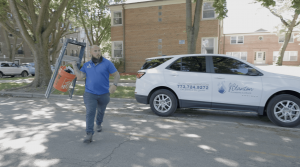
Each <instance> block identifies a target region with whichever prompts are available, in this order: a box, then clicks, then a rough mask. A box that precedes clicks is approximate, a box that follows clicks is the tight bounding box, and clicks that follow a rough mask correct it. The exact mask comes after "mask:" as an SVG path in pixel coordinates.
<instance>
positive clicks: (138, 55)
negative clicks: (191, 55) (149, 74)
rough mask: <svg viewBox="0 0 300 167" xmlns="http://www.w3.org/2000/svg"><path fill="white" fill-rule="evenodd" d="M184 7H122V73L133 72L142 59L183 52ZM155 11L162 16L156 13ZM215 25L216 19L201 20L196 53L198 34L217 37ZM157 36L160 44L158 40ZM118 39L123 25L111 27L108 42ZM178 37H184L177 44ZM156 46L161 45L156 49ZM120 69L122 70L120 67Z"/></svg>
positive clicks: (137, 68) (199, 42) (184, 31)
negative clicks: (123, 11)
mask: <svg viewBox="0 0 300 167" xmlns="http://www.w3.org/2000/svg"><path fill="white" fill-rule="evenodd" d="M185 9H186V6H185V4H184V3H183V4H175V5H164V6H162V9H159V8H158V6H153V7H143V8H134V9H125V59H126V71H125V72H129V73H134V72H137V71H138V70H139V69H140V68H141V66H142V65H143V64H144V62H145V59H146V58H150V57H156V56H161V55H178V54H187V35H186V10H185ZM159 12H161V13H162V15H160V16H159V15H158V13H159ZM159 18H161V19H162V21H161V22H159V21H158V19H159ZM218 25H219V21H218V20H205V21H201V23H200V30H199V36H198V41H197V49H196V53H201V38H202V37H218V30H219V29H218ZM159 39H162V43H159V42H158V40H159ZM122 40H123V26H112V27H111V41H122ZM179 40H185V44H179ZM158 45H162V48H161V49H159V47H158ZM159 51H161V55H160V54H159ZM120 70H122V71H120V72H124V71H123V68H120Z"/></svg>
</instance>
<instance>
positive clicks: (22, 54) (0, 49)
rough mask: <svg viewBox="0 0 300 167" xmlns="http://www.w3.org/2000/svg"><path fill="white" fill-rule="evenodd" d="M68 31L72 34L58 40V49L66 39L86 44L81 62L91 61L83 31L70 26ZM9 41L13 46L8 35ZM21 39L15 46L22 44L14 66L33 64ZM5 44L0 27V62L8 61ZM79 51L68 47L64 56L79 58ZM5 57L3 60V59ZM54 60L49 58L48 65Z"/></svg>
mask: <svg viewBox="0 0 300 167" xmlns="http://www.w3.org/2000/svg"><path fill="white" fill-rule="evenodd" d="M69 29H70V31H73V32H74V33H72V34H69V35H67V36H65V37H63V38H62V39H61V40H60V43H59V45H58V48H61V46H62V45H63V42H64V40H65V39H66V38H70V39H73V40H77V41H80V42H87V47H86V50H85V57H84V58H83V60H82V61H83V62H86V61H89V60H90V59H91V56H90V49H89V46H90V45H89V43H88V40H87V37H86V35H85V32H84V29H82V28H73V27H72V26H70V27H69ZM9 40H10V44H11V45H12V44H13V40H14V37H13V35H12V34H9ZM22 41H23V39H22V38H18V40H17V44H20V43H22V46H21V47H20V48H19V50H18V51H16V54H15V60H14V62H15V63H16V64H22V63H29V62H34V57H33V55H32V52H31V50H30V48H29V47H28V45H27V44H26V43H25V42H22ZM6 45H7V44H6V42H5V40H4V34H3V31H2V27H1V26H0V61H9V57H8V50H7V46H6ZM79 51H80V47H78V46H76V45H70V44H69V45H68V47H67V49H66V52H65V54H66V55H70V56H79ZM4 55H5V58H4ZM56 59H57V57H56V58H54V59H53V61H52V57H50V61H51V62H50V63H51V64H55V62H56Z"/></svg>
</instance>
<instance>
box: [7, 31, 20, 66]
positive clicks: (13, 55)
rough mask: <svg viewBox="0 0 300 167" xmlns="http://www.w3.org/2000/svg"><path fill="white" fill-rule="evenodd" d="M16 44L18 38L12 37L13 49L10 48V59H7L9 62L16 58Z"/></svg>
mask: <svg viewBox="0 0 300 167" xmlns="http://www.w3.org/2000/svg"><path fill="white" fill-rule="evenodd" d="M17 42H18V37H16V36H14V43H13V47H12V51H11V57H9V58H10V61H11V62H14V61H15V56H16V51H17Z"/></svg>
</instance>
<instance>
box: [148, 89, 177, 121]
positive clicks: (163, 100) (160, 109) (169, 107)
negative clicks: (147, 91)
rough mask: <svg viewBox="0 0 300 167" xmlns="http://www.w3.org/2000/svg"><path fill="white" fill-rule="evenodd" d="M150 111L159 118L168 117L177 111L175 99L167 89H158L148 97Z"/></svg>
mask: <svg viewBox="0 0 300 167" xmlns="http://www.w3.org/2000/svg"><path fill="white" fill-rule="evenodd" d="M150 106H151V110H152V111H153V112H154V113H155V114H156V115H159V116H164V117H166V116H170V115H172V114H173V113H174V112H175V111H176V109H177V98H176V96H175V95H174V93H172V92H171V91H169V90H167V89H159V90H157V91H155V92H154V93H153V94H152V95H151V97H150Z"/></svg>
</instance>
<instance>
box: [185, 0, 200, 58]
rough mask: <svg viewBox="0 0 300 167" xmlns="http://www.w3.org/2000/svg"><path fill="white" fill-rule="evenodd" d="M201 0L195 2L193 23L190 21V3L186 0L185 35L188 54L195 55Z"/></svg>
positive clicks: (189, 0)
mask: <svg viewBox="0 0 300 167" xmlns="http://www.w3.org/2000/svg"><path fill="white" fill-rule="evenodd" d="M202 4H203V0H197V1H196V8H195V14H194V21H192V2H191V0H186V34H187V45H188V49H187V52H188V54H194V53H196V46H197V39H198V33H199V28H200V16H201V13H202Z"/></svg>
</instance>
